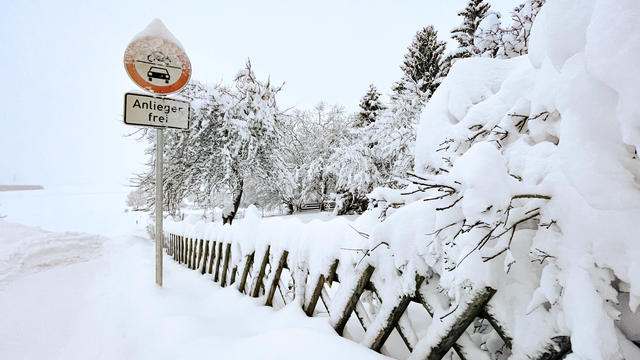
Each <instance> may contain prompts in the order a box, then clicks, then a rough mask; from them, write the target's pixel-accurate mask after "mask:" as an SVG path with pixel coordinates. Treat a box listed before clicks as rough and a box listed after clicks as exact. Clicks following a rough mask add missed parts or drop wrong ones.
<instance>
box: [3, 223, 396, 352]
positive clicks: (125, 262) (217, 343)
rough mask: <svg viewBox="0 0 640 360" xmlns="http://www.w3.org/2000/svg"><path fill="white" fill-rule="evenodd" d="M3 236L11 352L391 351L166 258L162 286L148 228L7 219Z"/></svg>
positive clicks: (6, 341) (6, 339) (6, 334)
mask: <svg viewBox="0 0 640 360" xmlns="http://www.w3.org/2000/svg"><path fill="white" fill-rule="evenodd" d="M140 234H141V235H143V234H144V232H143V230H142V229H141V230H140ZM0 244H1V245H2V247H1V248H0V250H1V251H2V253H1V254H2V271H6V270H7V269H10V272H9V274H10V275H12V276H10V277H7V276H4V277H3V279H2V280H0V284H1V286H0V309H2V310H0V317H1V318H2V322H1V323H0V339H2V340H0V353H1V354H2V358H4V359H88V358H90V359H193V358H204V357H215V358H221V359H254V358H258V357H259V358H265V359H296V360H297V359H302V358H304V359H333V358H335V359H340V358H358V359H382V358H384V357H383V356H382V355H380V354H377V353H375V352H372V351H370V350H367V349H365V348H362V347H360V346H358V345H356V344H353V343H351V342H349V341H348V340H345V339H342V338H340V337H338V336H336V335H335V332H334V331H333V329H332V328H331V327H330V326H329V325H328V324H327V323H326V322H325V321H322V320H321V319H309V318H308V317H306V315H304V313H303V312H302V310H301V309H300V308H299V307H296V306H291V307H287V308H286V309H285V310H284V311H279V312H277V313H276V312H274V311H273V310H272V309H270V308H265V307H263V306H261V305H259V304H257V303H256V302H255V301H253V299H248V298H246V297H244V296H241V295H240V294H239V293H238V292H237V291H236V290H235V289H230V288H229V289H220V288H219V287H218V286H217V285H215V284H213V283H212V282H211V281H210V280H209V279H205V278H201V277H197V276H193V275H194V274H193V273H192V272H189V271H187V270H186V269H184V268H183V267H181V266H178V265H176V264H175V263H173V262H172V261H170V259H169V258H168V257H166V258H165V279H164V284H165V285H164V287H163V288H158V287H157V286H156V285H155V283H154V282H153V277H154V263H153V261H154V257H153V249H154V248H153V244H152V243H151V242H150V241H149V240H147V239H145V237H144V236H119V237H114V238H105V237H97V236H92V235H86V234H71V233H51V232H47V231H43V230H40V229H37V228H32V227H27V226H24V225H17V224H12V223H8V222H5V221H2V220H0ZM25 254H26V255H25ZM52 254H54V255H55V256H54V255H52ZM36 270H37V271H36ZM17 272H20V276H16V274H17ZM3 274H4V273H3Z"/></svg>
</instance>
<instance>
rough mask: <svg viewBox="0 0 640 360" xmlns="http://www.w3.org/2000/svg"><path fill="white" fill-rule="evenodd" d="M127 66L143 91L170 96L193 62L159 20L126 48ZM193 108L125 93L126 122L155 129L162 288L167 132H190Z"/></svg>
mask: <svg viewBox="0 0 640 360" xmlns="http://www.w3.org/2000/svg"><path fill="white" fill-rule="evenodd" d="M124 66H125V69H126V71H127V74H129V77H130V78H131V80H133V82H135V83H136V84H137V85H138V86H140V87H141V88H143V89H144V90H146V91H148V92H150V93H152V94H159V95H160V96H163V95H166V94H171V93H174V92H176V91H179V90H180V89H182V88H183V87H184V86H185V85H186V84H187V82H189V79H190V77H191V62H190V61H189V58H188V57H187V54H186V53H185V52H184V50H183V49H182V47H181V46H180V44H179V43H178V41H177V40H176V39H175V38H174V37H173V35H172V34H171V33H170V32H169V30H167V28H166V27H165V26H164V24H162V21H160V20H158V19H156V20H153V21H152V22H151V24H149V26H147V28H146V29H144V30H143V31H142V32H141V33H140V34H138V35H137V36H136V37H135V38H134V39H133V40H132V41H131V43H129V46H127V50H126V51H125V53H124ZM190 116H191V108H190V105H189V103H188V102H187V101H183V100H176V99H169V98H166V97H155V96H149V95H140V94H132V93H127V94H125V100H124V122H125V124H127V125H136V126H152V127H155V128H156V169H155V170H156V204H155V209H156V214H155V215H156V238H155V241H156V249H155V253H156V284H158V286H162V248H163V247H164V232H163V230H162V219H163V218H162V208H163V206H162V205H163V203H164V201H163V196H162V195H163V190H162V183H163V178H162V155H163V152H164V151H163V150H164V129H166V128H177V129H188V128H189V118H190Z"/></svg>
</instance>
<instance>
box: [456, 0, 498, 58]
mask: <svg viewBox="0 0 640 360" xmlns="http://www.w3.org/2000/svg"><path fill="white" fill-rule="evenodd" d="M489 8H490V5H489V4H488V3H486V2H485V1H484V0H469V3H468V4H467V7H466V8H465V9H464V10H463V11H461V12H459V13H458V16H462V18H463V21H462V24H461V25H460V26H458V27H457V28H455V29H453V30H452V31H451V38H452V39H454V40H456V41H457V42H458V49H457V50H456V51H454V52H453V54H452V55H451V62H453V61H455V59H459V58H465V57H471V56H473V55H474V54H475V53H476V51H475V46H474V42H473V40H474V35H475V33H476V30H477V29H478V25H480V22H481V21H482V19H484V18H485V16H487V13H488V12H489Z"/></svg>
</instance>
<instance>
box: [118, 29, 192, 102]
mask: <svg viewBox="0 0 640 360" xmlns="http://www.w3.org/2000/svg"><path fill="white" fill-rule="evenodd" d="M149 39H150V38H147V37H145V38H141V39H138V40H135V41H133V42H132V43H131V44H129V46H128V47H127V50H126V51H125V53H124V67H125V69H126V70H127V74H129V77H130V78H131V80H133V82H135V83H136V85H138V86H140V87H141V88H143V89H144V90H147V91H149V92H152V93H155V94H171V93H174V92H176V91H179V90H180V89H182V88H183V87H184V86H185V85H186V84H187V83H188V82H189V79H190V78H191V62H190V61H189V58H188V57H187V54H185V53H184V51H182V49H181V48H180V47H178V45H176V44H174V43H173V42H171V41H169V40H166V39H162V40H163V42H164V43H165V44H167V45H169V46H171V47H174V49H178V53H177V54H176V57H178V59H180V61H181V62H182V72H181V74H180V77H179V78H178V81H176V82H175V83H173V84H171V85H167V86H161V85H155V84H152V83H150V82H148V81H147V80H145V79H144V78H143V77H142V76H140V74H138V71H136V66H135V58H134V54H132V53H131V52H132V51H133V50H132V48H133V47H134V45H136V43H138V42H143V41H148V40H149Z"/></svg>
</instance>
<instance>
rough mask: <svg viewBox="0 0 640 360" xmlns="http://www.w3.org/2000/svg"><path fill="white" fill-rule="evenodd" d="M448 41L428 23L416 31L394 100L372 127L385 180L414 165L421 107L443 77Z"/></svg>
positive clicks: (402, 172) (388, 181) (393, 96)
mask: <svg viewBox="0 0 640 360" xmlns="http://www.w3.org/2000/svg"><path fill="white" fill-rule="evenodd" d="M444 49H445V42H444V41H440V40H438V32H437V31H436V30H435V29H434V28H433V26H428V27H425V28H423V29H421V30H420V31H418V32H417V33H416V36H415V38H414V39H413V41H412V43H411V45H410V46H409V48H408V49H407V54H406V55H405V57H404V61H403V63H402V64H401V66H400V68H401V69H402V72H403V76H402V78H401V79H400V80H399V81H397V82H396V83H395V84H394V86H393V89H392V90H393V92H392V94H391V103H390V104H389V108H388V109H387V111H386V112H385V114H384V116H382V118H381V119H379V120H378V121H376V123H375V125H374V127H373V128H372V130H373V131H372V143H373V144H374V145H373V148H372V153H373V157H374V158H375V159H378V161H379V166H378V171H379V173H380V174H382V176H383V178H384V179H385V181H384V182H385V183H390V182H393V179H394V178H395V177H403V176H404V175H405V174H406V172H407V171H409V170H410V169H411V168H412V167H413V146H414V143H415V126H416V124H417V121H418V118H419V116H420V112H421V111H422V108H423V107H424V105H425V104H426V102H427V101H428V99H429V98H430V97H431V95H432V94H433V92H434V91H435V89H436V88H437V87H438V86H439V85H440V82H441V79H442V64H443V54H444Z"/></svg>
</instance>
